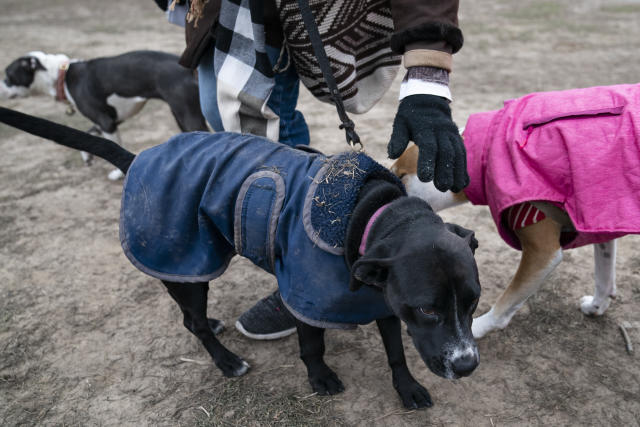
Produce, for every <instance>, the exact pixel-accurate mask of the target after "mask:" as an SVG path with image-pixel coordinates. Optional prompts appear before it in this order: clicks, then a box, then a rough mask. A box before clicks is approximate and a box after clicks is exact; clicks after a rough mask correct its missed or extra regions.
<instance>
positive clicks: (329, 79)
mask: <svg viewBox="0 0 640 427" xmlns="http://www.w3.org/2000/svg"><path fill="white" fill-rule="evenodd" d="M298 6H299V7H300V14H301V15H302V20H303V21H304V26H305V28H306V29H307V32H308V33H309V40H310V41H311V46H312V47H313V51H314V52H315V54H316V58H317V59H318V65H319V66H320V70H321V71H322V76H323V77H324V80H325V82H326V83H327V87H328V88H329V96H330V97H331V100H332V101H333V103H334V104H335V106H336V110H338V116H339V117H340V121H341V122H342V124H341V125H340V126H339V127H340V129H344V133H345V136H346V138H347V144H349V145H350V146H351V148H353V149H355V145H359V146H360V148H359V150H362V149H363V148H364V147H363V145H362V142H360V136H358V134H357V133H356V129H355V127H356V126H355V124H354V123H353V121H352V120H351V119H350V118H349V115H348V114H347V112H346V110H345V108H344V104H343V102H342V95H340V91H339V90H338V85H337V84H336V79H335V77H334V76H333V73H332V72H331V66H330V65H329V59H328V58H327V53H326V52H325V50H324V45H323V44H322V39H321V38H320V33H319V32H318V26H317V25H316V20H315V17H314V16H313V12H311V8H310V7H309V2H308V0H298Z"/></svg>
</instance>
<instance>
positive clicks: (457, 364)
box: [451, 351, 479, 377]
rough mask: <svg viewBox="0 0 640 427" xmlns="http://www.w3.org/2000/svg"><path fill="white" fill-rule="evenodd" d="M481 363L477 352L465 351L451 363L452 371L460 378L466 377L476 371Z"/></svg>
mask: <svg viewBox="0 0 640 427" xmlns="http://www.w3.org/2000/svg"><path fill="white" fill-rule="evenodd" d="M478 363H479V358H478V352H477V351H465V352H464V353H463V354H461V355H460V356H458V357H456V358H454V359H453V360H452V361H451V369H452V370H453V372H454V373H455V374H456V375H457V376H458V377H466V376H469V375H471V373H472V372H473V371H474V370H475V369H476V367H477V366H478Z"/></svg>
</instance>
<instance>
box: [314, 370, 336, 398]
mask: <svg viewBox="0 0 640 427" xmlns="http://www.w3.org/2000/svg"><path fill="white" fill-rule="evenodd" d="M309 383H310V384H311V388H312V389H313V391H314V392H316V393H318V394H319V395H321V396H326V395H334V394H338V393H342V392H343V391H344V385H343V384H342V381H340V378H338V375H336V373H335V372H333V371H332V370H331V369H330V368H329V367H327V368H326V370H323V372H322V373H319V374H315V375H313V376H311V375H310V376H309Z"/></svg>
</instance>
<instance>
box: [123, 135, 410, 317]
mask: <svg viewBox="0 0 640 427" xmlns="http://www.w3.org/2000/svg"><path fill="white" fill-rule="evenodd" d="M370 177H376V178H381V179H386V180H388V181H390V182H393V183H394V184H397V185H398V186H400V187H401V188H402V184H401V183H400V182H399V181H398V179H397V178H396V177H395V176H394V175H393V174H391V173H390V172H389V171H388V170H387V169H385V168H384V167H382V166H380V165H379V164H378V163H376V162H375V161H373V160H372V159H371V158H370V157H368V156H366V155H364V154H360V153H344V154H340V155H336V156H332V157H326V156H324V155H322V154H319V153H310V152H306V151H302V150H297V149H294V148H290V147H288V146H286V145H283V144H279V143H274V142H271V141H268V140H266V139H263V138H260V137H255V136H249V135H240V134H232V133H216V134H209V133H200V132H196V133H188V134H181V135H177V136H175V137H173V138H172V139H170V140H169V141H167V142H166V143H164V144H162V145H158V146H155V147H153V148H150V149H148V150H146V151H143V152H142V153H140V154H139V155H138V156H137V157H136V158H135V159H134V161H133V163H132V164H131V166H130V168H129V171H128V172H127V176H126V179H125V182H124V189H123V194H122V208H121V214H120V241H121V243H122V247H123V249H124V252H125V254H126V256H127V257H128V258H129V260H130V261H131V262H132V263H133V264H134V265H135V266H136V267H137V268H138V269H140V270H141V271H143V272H144V273H147V274H149V275H151V276H153V277H156V278H158V279H161V280H167V281H172V282H207V281H210V280H212V279H214V278H216V277H218V276H220V275H221V274H222V273H223V272H224V271H225V269H226V268H227V265H228V263H229V261H230V259H231V258H232V257H233V256H234V255H235V254H236V253H237V254H240V255H242V256H244V257H246V258H249V259H250V260H251V261H252V262H253V263H254V264H256V265H257V266H259V267H260V268H262V269H263V270H265V271H267V272H269V273H272V274H275V276H276V278H277V280H278V286H279V288H280V294H281V295H282V299H283V301H284V303H285V305H286V306H287V307H288V308H289V310H291V312H292V313H293V314H294V315H295V316H296V317H298V318H299V319H300V320H302V321H304V322H306V323H309V324H311V325H315V326H319V327H330V328H349V327H355V324H364V323H369V322H371V321H372V320H375V319H378V318H383V317H387V316H391V315H392V314H393V313H392V312H391V311H390V309H389V308H388V306H387V304H386V303H385V301H384V297H383V294H382V292H380V291H379V290H376V289H373V288H371V287H368V286H364V287H362V288H360V289H359V290H358V291H355V292H352V291H350V290H349V277H350V275H349V269H348V267H347V264H346V261H345V259H344V256H343V254H344V248H343V246H344V238H345V235H346V230H347V224H348V221H349V217H350V214H351V212H352V210H353V208H354V207H355V204H356V201H357V197H358V192H359V190H360V188H361V187H362V185H363V184H364V182H365V181H366V180H367V179H368V178H370ZM402 191H403V193H404V189H402Z"/></svg>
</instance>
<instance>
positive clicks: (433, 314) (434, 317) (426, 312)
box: [418, 307, 440, 321]
mask: <svg viewBox="0 0 640 427" xmlns="http://www.w3.org/2000/svg"><path fill="white" fill-rule="evenodd" d="M418 311H419V312H420V314H422V315H423V317H426V318H427V319H429V320H433V321H437V320H439V319H440V316H439V315H438V313H436V312H435V311H434V310H429V309H428V308H422V307H418Z"/></svg>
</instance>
